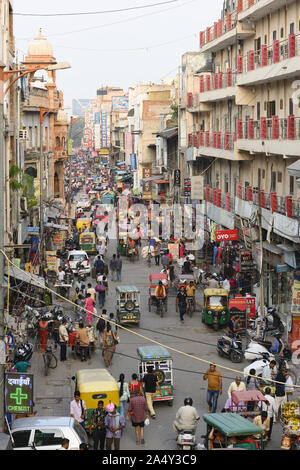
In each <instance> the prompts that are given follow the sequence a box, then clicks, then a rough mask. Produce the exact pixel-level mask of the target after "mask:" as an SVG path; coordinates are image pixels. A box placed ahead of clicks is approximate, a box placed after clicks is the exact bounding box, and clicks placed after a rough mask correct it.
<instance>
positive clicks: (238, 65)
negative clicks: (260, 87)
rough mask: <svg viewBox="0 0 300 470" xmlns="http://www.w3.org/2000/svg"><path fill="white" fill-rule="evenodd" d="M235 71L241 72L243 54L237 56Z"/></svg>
mask: <svg viewBox="0 0 300 470" xmlns="http://www.w3.org/2000/svg"><path fill="white" fill-rule="evenodd" d="M237 73H243V54H239V55H238V56H237Z"/></svg>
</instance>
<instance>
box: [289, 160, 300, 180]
mask: <svg viewBox="0 0 300 470" xmlns="http://www.w3.org/2000/svg"><path fill="white" fill-rule="evenodd" d="M286 169H287V172H288V175H289V176H296V177H297V178H300V159H299V160H297V161H296V162H294V163H292V164H291V165H290V166H288V167H287V168H286Z"/></svg>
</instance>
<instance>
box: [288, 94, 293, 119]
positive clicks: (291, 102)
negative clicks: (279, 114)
mask: <svg viewBox="0 0 300 470" xmlns="http://www.w3.org/2000/svg"><path fill="white" fill-rule="evenodd" d="M293 114H294V103H293V98H290V99H289V115H290V116H291V115H293Z"/></svg>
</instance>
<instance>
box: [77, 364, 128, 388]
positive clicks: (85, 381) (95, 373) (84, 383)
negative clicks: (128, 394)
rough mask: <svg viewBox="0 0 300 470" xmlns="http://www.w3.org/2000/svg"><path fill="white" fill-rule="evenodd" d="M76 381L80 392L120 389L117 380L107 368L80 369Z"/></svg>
mask: <svg viewBox="0 0 300 470" xmlns="http://www.w3.org/2000/svg"><path fill="white" fill-rule="evenodd" d="M76 382H77V388H78V389H79V390H80V393H91V392H95V393H97V392H100V391H102V390H103V391H104V390H105V391H118V390H119V389H118V384H117V382H116V380H115V379H114V378H113V376H112V375H111V374H110V373H109V372H108V371H107V370H106V369H85V370H78V371H77V372H76Z"/></svg>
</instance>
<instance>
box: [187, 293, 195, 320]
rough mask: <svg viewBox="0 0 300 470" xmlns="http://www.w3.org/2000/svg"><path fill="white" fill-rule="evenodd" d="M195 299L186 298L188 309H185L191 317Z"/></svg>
mask: <svg viewBox="0 0 300 470" xmlns="http://www.w3.org/2000/svg"><path fill="white" fill-rule="evenodd" d="M195 307H196V306H195V299H194V297H188V307H187V313H188V314H189V316H190V317H191V316H192V315H193V313H194V312H195V309H196V308H195Z"/></svg>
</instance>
